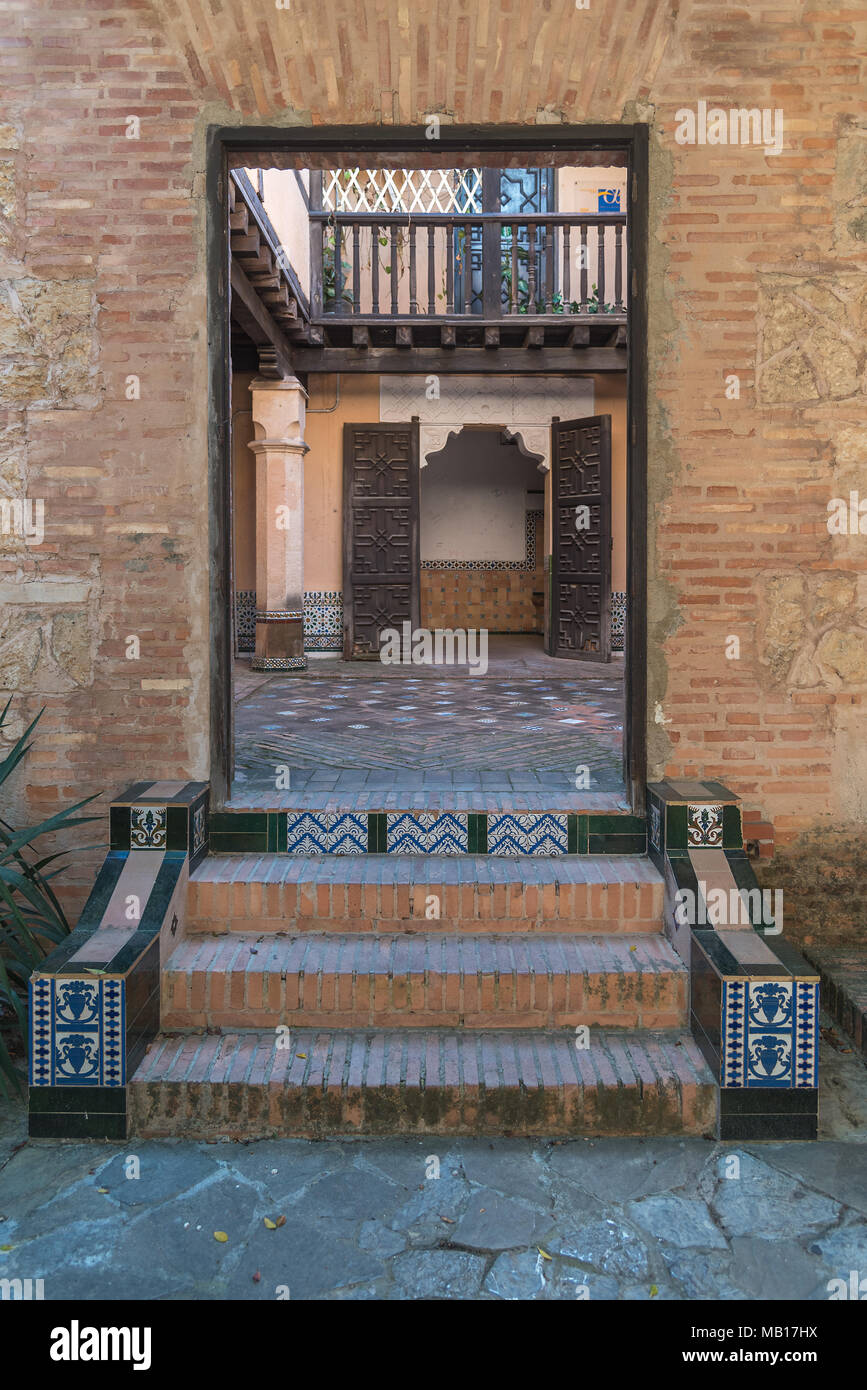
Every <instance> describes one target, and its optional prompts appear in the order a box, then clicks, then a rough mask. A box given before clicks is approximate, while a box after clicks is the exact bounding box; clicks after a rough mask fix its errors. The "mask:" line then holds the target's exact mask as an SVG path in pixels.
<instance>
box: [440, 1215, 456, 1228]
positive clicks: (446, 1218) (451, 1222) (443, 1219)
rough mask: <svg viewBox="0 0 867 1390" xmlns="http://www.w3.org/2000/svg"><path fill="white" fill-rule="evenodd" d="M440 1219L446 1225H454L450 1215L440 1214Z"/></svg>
mask: <svg viewBox="0 0 867 1390" xmlns="http://www.w3.org/2000/svg"><path fill="white" fill-rule="evenodd" d="M440 1221H445V1223H446V1225H448V1226H454V1224H455V1223H454V1221H453V1220H452V1218H451V1217H450V1216H441V1217H440Z"/></svg>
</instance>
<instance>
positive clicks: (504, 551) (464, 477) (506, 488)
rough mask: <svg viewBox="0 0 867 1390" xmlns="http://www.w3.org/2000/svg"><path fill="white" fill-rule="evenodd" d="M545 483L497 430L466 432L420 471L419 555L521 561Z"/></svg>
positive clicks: (453, 558)
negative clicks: (531, 517)
mask: <svg viewBox="0 0 867 1390" xmlns="http://www.w3.org/2000/svg"><path fill="white" fill-rule="evenodd" d="M543 487H544V477H543V475H542V474H541V473H540V472H539V470H538V467H537V465H536V463H535V462H534V461H533V460H532V459H528V458H527V457H526V456H525V455H524V454H522V453H521V452H520V450H519V448H518V447H517V446H516V445H502V444H500V443H499V432H498V431H492V430H491V431H489V430H464V431H463V432H462V433H461V434H460V435H458V436H457V437H456V438H453V439H450V440H449V442H448V444H447V445H446V447H445V449H444V450H443V451H442V452H441V453H440V454H436V455H433V456H432V457H431V458H430V461H429V463H428V465H427V467H426V468H423V469H422V471H421V499H420V501H421V510H420V527H421V533H420V539H421V558H422V559H423V560H518V561H523V560H524V557H525V555H526V538H525V522H526V515H527V512H528V511H531V510H537V511H541V510H542V507H543V502H544V499H543V493H542V489H543ZM531 489H536V492H535V494H534V495H528V494H529V492H530V490H531Z"/></svg>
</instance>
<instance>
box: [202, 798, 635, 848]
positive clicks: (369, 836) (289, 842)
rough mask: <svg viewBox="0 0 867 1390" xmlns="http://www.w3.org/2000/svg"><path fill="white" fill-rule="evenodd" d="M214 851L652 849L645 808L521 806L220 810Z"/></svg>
mask: <svg viewBox="0 0 867 1390" xmlns="http://www.w3.org/2000/svg"><path fill="white" fill-rule="evenodd" d="M209 833H210V842H209V852H210V853H211V854H240V853H245V852H256V851H259V852H261V853H270V854H291V855H295V856H319V855H321V854H433V855H438V856H439V855H444V854H445V855H455V854H492V855H501V856H507V857H508V856H515V857H521V856H524V855H536V856H540V857H543V858H550V857H551V856H556V855H566V854H624V855H626V854H629V855H634V854H645V853H646V851H647V832H646V822H645V818H644V817H643V816H634V815H630V814H627V813H624V814H616V813H608V814H604V815H601V814H574V813H572V814H566V813H562V814H560V813H547V812H545V813H538V812H521V811H508V812H505V811H496V812H495V811H491V812H487V813H485V812H472V811H469V812H454V811H440V810H432V811H418V810H413V811H387V812H386V811H370V812H346V811H339V812H338V811H334V812H330V811H217V812H213V813H212V814H211V817H210V832H209Z"/></svg>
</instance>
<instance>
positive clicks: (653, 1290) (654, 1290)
mask: <svg viewBox="0 0 867 1390" xmlns="http://www.w3.org/2000/svg"><path fill="white" fill-rule="evenodd" d="M658 1293H659V1289H658V1288H657V1287H656V1285H655V1284H651V1286H650V1297H651V1298H656V1295H657V1294H658Z"/></svg>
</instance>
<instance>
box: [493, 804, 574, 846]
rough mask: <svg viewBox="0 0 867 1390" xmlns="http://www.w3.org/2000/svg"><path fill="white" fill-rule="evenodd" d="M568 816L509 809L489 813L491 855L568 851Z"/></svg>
mask: <svg viewBox="0 0 867 1390" xmlns="http://www.w3.org/2000/svg"><path fill="white" fill-rule="evenodd" d="M567 823H568V817H567V816H565V815H562V816H558V815H547V814H546V815H522V814H518V813H515V812H508V813H506V814H503V815H489V816H488V853H489V854H515V855H517V854H536V855H555V854H566V853H567V851H568V848H569V832H568V828H567Z"/></svg>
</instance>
